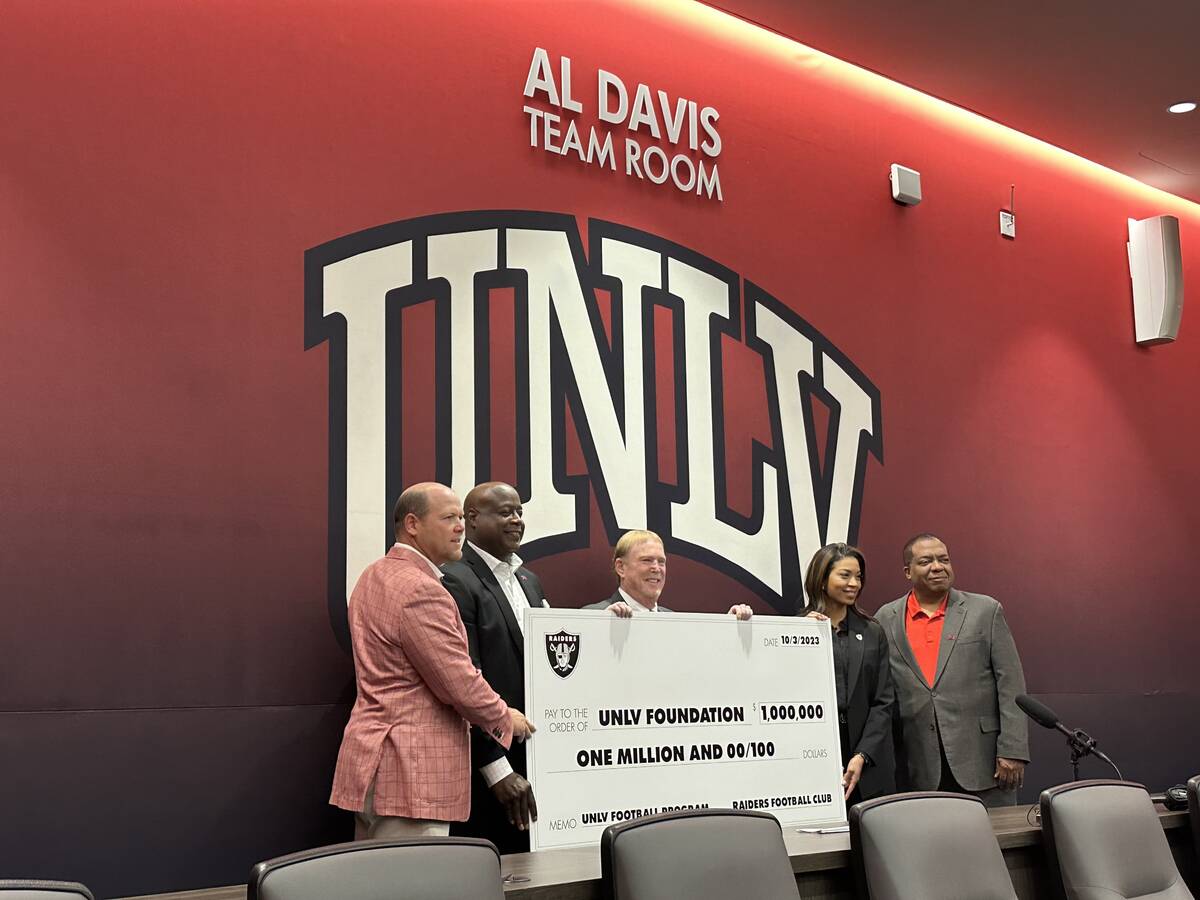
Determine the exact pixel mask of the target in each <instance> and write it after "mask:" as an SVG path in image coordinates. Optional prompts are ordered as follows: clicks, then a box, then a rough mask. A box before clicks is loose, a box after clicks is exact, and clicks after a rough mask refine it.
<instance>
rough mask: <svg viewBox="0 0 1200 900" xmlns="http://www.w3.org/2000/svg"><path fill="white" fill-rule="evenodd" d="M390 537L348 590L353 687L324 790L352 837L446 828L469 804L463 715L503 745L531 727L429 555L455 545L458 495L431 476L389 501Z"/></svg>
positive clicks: (437, 558)
mask: <svg viewBox="0 0 1200 900" xmlns="http://www.w3.org/2000/svg"><path fill="white" fill-rule="evenodd" d="M394 515H395V522H396V543H395V544H394V545H393V546H392V548H391V550H389V551H388V553H387V556H385V557H383V558H382V559H379V560H376V561H375V562H374V563H372V564H371V565H370V566H368V567H367V568H366V570H364V572H363V573H362V575H361V576H360V577H359V579H358V584H357V585H355V587H354V592H353V593H352V594H351V595H350V606H349V618H350V637H351V641H352V643H353V647H354V669H355V673H356V679H357V687H358V699H357V700H356V701H355V703H354V709H353V710H352V711H351V713H350V721H349V722H347V723H346V731H345V733H344V734H343V736H342V746H341V750H340V751H339V752H338V761H337V768H336V769H335V771H334V775H333V791H332V793H331V795H330V797H329V802H330V803H332V804H333V805H334V806H338V807H341V808H342V809H348V810H351V811H353V812H355V813H356V814H357V816H356V827H355V837H356V838H360V839H361V838H385V837H405V836H413V835H430V834H434V835H436V834H447V833H449V827H450V826H449V823H450V822H461V821H464V820H465V819H466V818H467V816H468V815H469V813H470V808H471V773H470V757H471V749H470V747H471V745H470V733H469V730H468V729H469V724H468V723H471V724H475V725H478V726H479V727H480V728H481V729H483V730H484V731H485V732H487V733H488V734H490V735H491V736H492V737H493V738H495V739H496V741H498V742H499V743H500V744H501V745H502V746H504V747H505V748H506V749H507V748H508V747H509V746H510V745H511V743H512V741H513V739H514V738H516V739H517V740H524V739H525V738H526V737H528V735H529V734H530V733H532V731H533V726H531V725H530V724H529V723H528V722H527V721H526V719H525V717H524V715H522V714H521V713H520V712H519V711H518V710H515V709H510V708H509V707H508V706H507V705H506V704H505V703H504V701H503V700H502V699H500V696H499V695H498V694H497V693H496V692H495V691H493V690H492V689H491V688H490V687H489V686H488V683H487V682H486V681H485V680H484V679H483V676H482V675H480V674H479V671H478V670H477V669H476V668H475V666H474V664H473V663H472V662H471V657H470V654H469V652H468V650H467V634H466V630H465V629H464V627H463V623H462V618H461V617H460V616H459V612H458V607H457V605H455V602H454V600H453V598H452V597H451V596H450V594H449V593H447V591H446V589H445V588H443V587H442V583H441V572H440V571H439V570H438V568H437V567H438V566H439V565H440V564H442V563H446V562H451V561H453V560H456V559H458V558H459V557H460V556H461V555H462V539H463V511H462V504H461V503H460V502H459V499H458V497H457V496H456V495H455V494H454V492H453V491H452V490H450V489H449V488H448V487H445V486H444V485H440V484H417V485H413V486H412V487H410V488H408V489H407V490H406V491H404V493H403V494H401V495H400V499H399V500H398V501H396V509H395V514H394Z"/></svg>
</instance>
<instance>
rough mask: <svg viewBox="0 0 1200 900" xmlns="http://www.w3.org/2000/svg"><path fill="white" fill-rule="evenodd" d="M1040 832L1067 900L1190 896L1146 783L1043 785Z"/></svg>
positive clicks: (1097, 781) (1172, 899) (1169, 899)
mask: <svg viewBox="0 0 1200 900" xmlns="http://www.w3.org/2000/svg"><path fill="white" fill-rule="evenodd" d="M1041 804H1042V837H1043V840H1044V842H1045V844H1046V855H1047V857H1048V858H1049V861H1050V868H1051V870H1052V872H1054V874H1055V875H1056V876H1057V880H1058V882H1059V883H1060V884H1061V885H1062V890H1063V894H1064V896H1066V898H1067V900H1114V898H1125V900H1136V898H1143V897H1144V898H1153V900H1194V898H1193V897H1192V893H1191V891H1189V890H1188V889H1187V886H1186V885H1185V884H1184V882H1183V879H1182V878H1181V877H1180V875H1179V869H1178V868H1176V866H1175V860H1174V858H1173V857H1172V856H1171V848H1170V847H1168V846H1167V836H1166V835H1165V834H1164V833H1163V829H1162V824H1161V823H1160V822H1159V821H1158V813H1156V812H1155V810H1154V804H1153V803H1151V802H1150V795H1149V794H1148V793H1147V792H1146V789H1145V787H1143V786H1142V785H1140V784H1135V783H1133V782H1130V781H1113V780H1108V779H1095V780H1090V781H1074V782H1071V783H1070V784H1063V785H1059V786H1058V787H1053V788H1050V789H1048V790H1045V791H1042V798H1041Z"/></svg>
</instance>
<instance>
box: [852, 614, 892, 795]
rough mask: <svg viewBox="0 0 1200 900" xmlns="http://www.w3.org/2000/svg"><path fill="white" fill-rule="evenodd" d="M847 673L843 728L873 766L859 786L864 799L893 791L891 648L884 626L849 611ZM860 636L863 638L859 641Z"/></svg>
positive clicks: (868, 768)
mask: <svg viewBox="0 0 1200 900" xmlns="http://www.w3.org/2000/svg"><path fill="white" fill-rule="evenodd" d="M846 628H847V630H848V631H849V635H848V638H849V641H848V645H847V646H848V649H849V651H850V654H849V656H850V658H849V663H850V665H849V670H848V672H847V673H846V674H847V678H846V687H847V691H846V709H845V710H844V712H845V713H846V730H847V732H849V735H850V752H849V753H848V754H847V756H852V755H854V754H855V753H859V752H862V753H865V754H866V755H867V756H868V757H870V759H871V762H872V765H869V766H867V767H865V768H864V769H863V773H862V778H861V779H860V780H859V783H858V791H859V796H860V797H861V798H862V799H863V800H868V799H870V798H872V797H878V796H880V795H882V794H892V793H895V791H896V759H895V753H894V750H893V747H892V708H893V706H894V705H895V702H896V695H895V690H894V689H893V687H892V675H891V666H890V663H889V661H888V658H889V647H888V642H887V634H886V633H885V632H884V630H883V626H882V625H880V624H879V623H878V622H875V621H872V620H871V619H867V618H864V617H863V616H861V615H859V614H858V613H856V612H855V611H854V610H853V609H850V610H847V612H846ZM860 636H861V639H860Z"/></svg>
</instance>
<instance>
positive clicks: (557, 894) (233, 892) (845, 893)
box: [126, 804, 1200, 900]
mask: <svg viewBox="0 0 1200 900" xmlns="http://www.w3.org/2000/svg"><path fill="white" fill-rule="evenodd" d="M1155 809H1156V810H1157V811H1158V818H1159V822H1160V823H1161V824H1162V827H1163V830H1164V831H1165V832H1166V836H1167V843H1168V844H1169V845H1170V847H1171V852H1172V853H1173V854H1174V856H1175V861H1176V863H1177V864H1178V866H1179V871H1180V873H1181V874H1182V875H1183V877H1184V879H1185V880H1186V881H1187V883H1188V885H1189V886H1190V887H1191V889H1192V892H1193V893H1195V894H1197V896H1200V890H1197V888H1198V887H1200V884H1198V881H1197V878H1198V877H1200V867H1198V866H1197V861H1196V852H1195V849H1194V845H1193V842H1192V834H1191V827H1190V823H1189V821H1188V814H1187V812H1171V811H1169V810H1167V809H1164V808H1163V807H1162V805H1161V804H1155ZM988 814H989V816H990V817H991V820H992V827H993V829H994V830H995V832H996V839H997V841H999V843H1000V849H1001V851H1002V852H1003V854H1004V861H1005V863H1007V865H1008V871H1009V874H1010V875H1011V876H1012V880H1013V887H1014V888H1016V892H1017V896H1018V897H1019V898H1021V900H1050V898H1053V897H1054V896H1055V894H1054V889H1053V885H1052V883H1051V881H1050V869H1049V867H1048V865H1047V864H1046V856H1045V850H1044V848H1043V846H1042V830H1041V828H1040V827H1038V826H1036V825H1030V824H1029V822H1028V820H1027V816H1029V815H1030V807H1029V806H1016V807H1010V808H1008V809H1002V810H990V811H989V813H988ZM784 844H785V845H786V846H787V851H788V855H789V856H790V857H791V860H792V871H793V872H795V873H796V883H797V885H798V886H799V888H800V896H801V897H802V898H804V900H842V898H855V897H857V896H858V895H857V894H856V892H855V888H854V875H853V873H852V871H851V868H850V836H849V835H848V834H846V833H844V832H842V833H839V834H802V833H800V832H798V831H797V830H796V829H795V828H785V829H784ZM501 871H502V873H503V874H504V875H506V876H515V879H518V880H512V881H510V882H509V883H506V884H505V886H504V894H505V898H506V900H600V898H601V896H602V893H603V892H602V891H601V886H600V850H599V848H597V847H584V848H579V849H573V850H546V851H543V852H541V853H514V854H512V855H509V856H505V857H502V858H501ZM245 896H246V888H245V886H244V885H236V886H231V887H224V888H210V889H208V890H202V891H187V892H185V893H180V894H155V895H153V896H152V897H147V896H143V897H141V898H139V900H245ZM126 900H133V898H126Z"/></svg>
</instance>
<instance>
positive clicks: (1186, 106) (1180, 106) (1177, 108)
mask: <svg viewBox="0 0 1200 900" xmlns="http://www.w3.org/2000/svg"><path fill="white" fill-rule="evenodd" d="M1195 108H1196V104H1195V103H1193V102H1192V101H1191V100H1188V101H1186V102H1184V103H1172V104H1171V105H1170V106H1168V107H1167V112H1173V113H1185V112H1191V111H1192V110H1193V109H1195Z"/></svg>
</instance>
